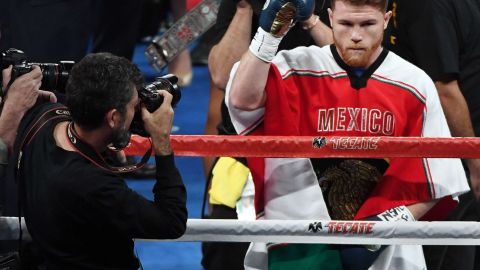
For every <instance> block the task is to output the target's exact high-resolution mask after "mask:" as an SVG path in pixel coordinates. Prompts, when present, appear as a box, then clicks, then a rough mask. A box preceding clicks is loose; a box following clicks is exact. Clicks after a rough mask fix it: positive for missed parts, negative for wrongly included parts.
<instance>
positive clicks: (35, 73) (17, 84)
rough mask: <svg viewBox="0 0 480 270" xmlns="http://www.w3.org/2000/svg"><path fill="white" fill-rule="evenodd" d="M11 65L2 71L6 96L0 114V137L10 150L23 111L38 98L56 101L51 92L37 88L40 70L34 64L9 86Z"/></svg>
mask: <svg viewBox="0 0 480 270" xmlns="http://www.w3.org/2000/svg"><path fill="white" fill-rule="evenodd" d="M11 72H12V67H11V66H10V67H9V68H7V69H4V70H3V71H2V73H3V74H2V75H3V82H2V83H3V89H7V87H8V89H7V96H6V97H5V102H4V105H3V109H2V112H1V115H0V139H1V140H2V141H3V142H4V143H5V144H6V146H7V147H8V149H9V151H11V150H12V148H13V144H14V142H15V137H16V136H17V128H18V125H19V124H20V121H21V120H22V118H23V116H24V115H25V113H26V112H27V111H28V110H29V109H30V108H31V107H33V106H34V105H35V103H36V102H37V100H38V99H42V100H47V101H51V102H56V101H57V99H56V97H55V95H54V94H53V93H52V92H47V91H42V90H39V89H40V86H41V84H42V71H41V70H40V68H39V67H38V66H34V67H33V69H32V71H30V72H29V73H27V74H24V75H22V76H20V77H18V78H17V79H16V80H15V81H14V82H13V83H12V84H11V85H10V86H8V82H9V81H10V75H11Z"/></svg>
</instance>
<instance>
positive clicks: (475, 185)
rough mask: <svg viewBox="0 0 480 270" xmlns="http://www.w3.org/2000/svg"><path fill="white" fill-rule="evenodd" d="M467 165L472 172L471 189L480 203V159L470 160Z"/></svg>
mask: <svg viewBox="0 0 480 270" xmlns="http://www.w3.org/2000/svg"><path fill="white" fill-rule="evenodd" d="M467 165H468V170H469V172H470V188H471V189H472V192H473V194H474V195H475V198H477V201H480V159H468V160H467Z"/></svg>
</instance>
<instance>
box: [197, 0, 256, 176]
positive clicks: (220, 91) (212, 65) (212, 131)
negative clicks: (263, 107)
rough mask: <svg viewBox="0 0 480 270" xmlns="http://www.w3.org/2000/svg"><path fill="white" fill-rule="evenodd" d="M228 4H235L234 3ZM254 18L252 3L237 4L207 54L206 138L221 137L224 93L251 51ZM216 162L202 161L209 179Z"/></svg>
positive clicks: (245, 0) (243, 0) (206, 158)
mask: <svg viewBox="0 0 480 270" xmlns="http://www.w3.org/2000/svg"><path fill="white" fill-rule="evenodd" d="M229 1H232V2H233V0H229ZM228 4H231V3H228ZM227 8H228V5H227ZM252 15H253V10H252V6H251V5H250V3H249V1H247V0H240V1H238V3H237V4H236V11H235V14H234V16H233V18H232V20H231V22H230V24H229V25H228V28H227V31H226V32H225V34H224V35H223V37H222V39H221V40H220V42H219V43H217V44H216V45H215V46H213V47H212V49H211V50H210V54H209V55H208V69H209V71H210V99H209V102H208V115H207V122H206V124H205V135H218V131H217V124H218V123H220V121H221V119H222V116H221V109H220V106H221V104H222V100H223V99H224V98H225V92H224V91H225V87H226V85H227V82H228V76H229V72H230V70H231V69H232V66H233V64H234V63H235V62H237V61H238V60H240V57H241V56H242V54H243V53H244V52H245V51H246V50H247V49H248V44H249V43H250V36H251V27H252V26H251V25H252ZM219 30H221V29H219ZM213 162H214V157H204V158H203V168H204V173H205V176H206V177H208V174H209V172H210V170H211V168H212V165H213Z"/></svg>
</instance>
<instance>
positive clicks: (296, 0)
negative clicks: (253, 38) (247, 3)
mask: <svg viewBox="0 0 480 270" xmlns="http://www.w3.org/2000/svg"><path fill="white" fill-rule="evenodd" d="M314 9H315V1H314V0H267V1H266V2H265V5H264V6H263V10H262V13H261V14H260V21H259V25H260V27H261V28H262V29H263V30H265V31H266V32H269V33H270V34H272V35H273V36H274V37H277V38H279V37H283V36H284V35H285V34H286V33H287V31H288V30H289V29H290V27H292V26H293V25H294V24H295V23H296V22H297V21H300V22H301V21H306V20H308V18H310V16H312V14H313V10H314Z"/></svg>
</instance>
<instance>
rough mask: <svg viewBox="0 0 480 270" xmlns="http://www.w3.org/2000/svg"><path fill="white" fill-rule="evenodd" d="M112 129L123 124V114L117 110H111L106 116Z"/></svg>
mask: <svg viewBox="0 0 480 270" xmlns="http://www.w3.org/2000/svg"><path fill="white" fill-rule="evenodd" d="M105 118H106V121H107V124H108V126H109V127H110V128H115V127H118V126H119V125H120V124H121V123H122V114H121V113H120V112H119V111H118V110H117V109H111V110H110V111H108V112H107V115H106V116H105Z"/></svg>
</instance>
